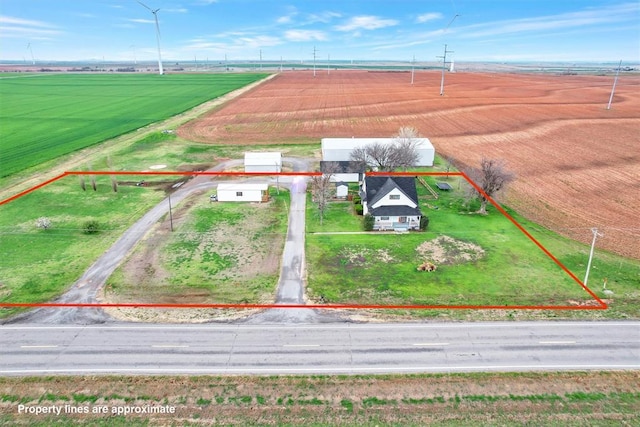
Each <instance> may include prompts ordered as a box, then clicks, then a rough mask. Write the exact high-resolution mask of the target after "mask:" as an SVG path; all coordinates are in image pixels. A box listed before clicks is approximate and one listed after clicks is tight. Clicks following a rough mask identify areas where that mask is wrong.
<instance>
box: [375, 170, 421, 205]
mask: <svg viewBox="0 0 640 427" xmlns="http://www.w3.org/2000/svg"><path fill="white" fill-rule="evenodd" d="M365 188H366V201H367V204H369V205H370V206H373V205H374V204H375V203H376V202H377V201H378V200H380V199H382V198H383V197H384V196H386V195H387V194H389V192H390V191H391V190H393V189H394V188H397V189H399V190H400V191H401V192H402V193H404V195H405V196H407V197H408V198H409V199H411V200H412V201H413V202H414V203H415V204H416V205H417V204H418V192H417V190H416V180H415V178H413V177H408V176H367V177H365Z"/></svg>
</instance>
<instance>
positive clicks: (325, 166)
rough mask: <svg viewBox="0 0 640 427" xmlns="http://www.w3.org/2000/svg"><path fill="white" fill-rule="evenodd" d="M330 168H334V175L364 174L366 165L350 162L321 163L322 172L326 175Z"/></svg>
mask: <svg viewBox="0 0 640 427" xmlns="http://www.w3.org/2000/svg"><path fill="white" fill-rule="evenodd" d="M329 168H334V170H332V172H333V173H364V171H365V169H366V165H365V163H364V162H350V161H324V160H323V161H321V162H320V172H322V173H326V172H327V171H328V170H330V169H329Z"/></svg>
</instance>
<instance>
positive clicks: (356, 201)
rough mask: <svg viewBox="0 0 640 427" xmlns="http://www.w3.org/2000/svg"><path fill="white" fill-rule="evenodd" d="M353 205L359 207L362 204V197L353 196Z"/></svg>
mask: <svg viewBox="0 0 640 427" xmlns="http://www.w3.org/2000/svg"><path fill="white" fill-rule="evenodd" d="M353 204H354V205H361V204H362V197H360V196H358V195H355V196H353Z"/></svg>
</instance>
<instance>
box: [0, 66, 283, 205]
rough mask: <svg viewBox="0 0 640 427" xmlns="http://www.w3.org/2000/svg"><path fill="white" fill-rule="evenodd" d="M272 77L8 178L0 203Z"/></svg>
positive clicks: (177, 125)
mask: <svg viewBox="0 0 640 427" xmlns="http://www.w3.org/2000/svg"><path fill="white" fill-rule="evenodd" d="M275 76H276V74H272V75H269V76H268V77H266V78H264V79H262V80H259V81H257V82H254V83H252V84H250V85H247V86H244V87H242V88H240V89H237V90H234V91H233V92H229V93H228V94H226V95H223V96H220V97H218V98H215V99H212V100H211V101H208V102H205V103H204V104H200V105H198V106H196V107H194V108H192V109H190V110H188V111H185V112H184V113H181V114H178V115H176V116H173V117H170V118H168V119H166V120H163V121H161V122H156V123H152V124H150V125H147V126H145V127H143V128H140V129H136V130H134V131H131V132H129V133H127V134H124V135H121V136H119V137H117V138H113V139H109V140H106V141H103V142H101V143H99V144H96V145H94V146H92V147H88V148H85V149H84V150H79V151H76V152H74V153H72V154H69V155H67V156H64V157H61V158H60V159H59V162H58V163H57V165H56V166H54V167H52V168H50V169H47V170H36V171H35V172H32V173H30V174H28V175H26V174H22V173H19V174H17V176H16V177H15V178H9V179H8V180H7V182H6V183H5V184H4V185H3V186H2V188H1V189H0V200H4V199H7V198H9V197H11V196H13V195H15V194H18V193H20V192H21V191H25V190H28V189H29V188H32V187H34V186H36V185H38V184H41V183H42V182H45V181H47V180H49V179H52V178H55V177H56V176H59V175H62V174H63V173H64V172H66V171H69V170H73V169H76V168H78V167H80V166H83V165H85V164H86V163H87V162H88V161H90V160H91V159H93V158H94V157H95V156H96V155H102V156H104V155H108V154H109V153H111V152H115V151H117V150H120V149H122V148H123V147H125V146H127V145H129V144H131V143H133V142H135V141H137V140H139V139H141V138H144V137H145V136H147V135H149V134H150V133H153V132H158V131H160V130H164V129H176V128H177V127H179V126H180V125H183V124H184V123H186V122H188V121H190V120H193V119H195V118H197V117H199V116H201V115H203V114H205V113H207V112H209V111H211V110H212V109H214V108H215V107H218V106H220V105H222V104H224V103H226V102H229V101H230V100H232V99H234V98H237V97H239V96H240V95H243V94H245V93H247V92H249V91H250V90H252V89H254V88H256V87H257V86H259V85H261V84H262V83H264V82H266V81H268V80H271V79H272V78H274V77H275Z"/></svg>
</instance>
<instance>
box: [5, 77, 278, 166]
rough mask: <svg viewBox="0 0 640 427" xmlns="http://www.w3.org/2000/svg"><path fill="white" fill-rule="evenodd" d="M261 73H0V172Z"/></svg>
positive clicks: (172, 111)
mask: <svg viewBox="0 0 640 427" xmlns="http://www.w3.org/2000/svg"><path fill="white" fill-rule="evenodd" d="M266 75H267V74H258V73H251V74H250V73H246V74H175V75H173V74H170V75H164V76H159V75H149V74H144V75H142V74H141V75H113V74H111V75H84V74H82V75H79V74H64V75H62V74H57V75H38V76H29V77H21V78H0V98H1V99H2V102H1V103H0V121H1V122H2V126H1V127H0V152H1V153H2V155H1V157H0V178H2V177H6V176H9V175H11V174H13V173H16V172H19V171H21V170H24V169H27V168H29V167H31V166H35V165H38V164H40V163H43V162H46V161H48V160H51V159H54V158H57V157H59V156H62V155H64V154H68V153H72V152H74V151H76V150H79V149H81V148H85V147H89V146H91V145H94V144H97V143H99V142H101V141H104V140H106V139H109V138H113V137H115V136H118V135H121V134H123V133H126V132H129V131H132V130H135V129H137V128H140V127H143V126H145V125H148V124H150V123H153V122H157V121H159V120H163V119H166V118H168V117H171V116H173V115H176V114H178V113H181V112H183V111H185V110H187V109H189V108H192V107H194V106H196V105H198V104H201V103H203V102H205V101H208V100H210V99H213V98H216V97H219V96H221V95H224V94H226V93H228V92H231V91H233V90H235V89H238V88H240V87H242V86H245V85H247V84H249V83H252V82H255V81H257V80H259V79H262V78H264V77H265V76H266Z"/></svg>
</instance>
